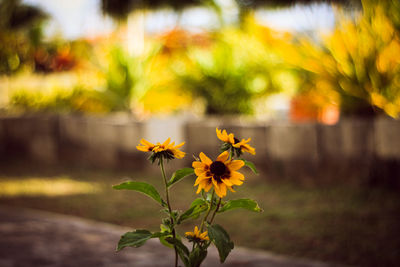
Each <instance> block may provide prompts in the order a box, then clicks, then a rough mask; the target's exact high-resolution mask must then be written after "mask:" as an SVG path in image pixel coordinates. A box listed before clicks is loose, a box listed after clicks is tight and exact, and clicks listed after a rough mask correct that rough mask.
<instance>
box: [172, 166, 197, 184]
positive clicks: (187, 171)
mask: <svg viewBox="0 0 400 267" xmlns="http://www.w3.org/2000/svg"><path fill="white" fill-rule="evenodd" d="M193 173H194V169H193V168H183V169H180V170H177V171H176V172H174V174H173V175H172V177H171V179H170V180H169V181H168V184H167V186H168V187H170V186H172V185H173V184H175V183H177V182H179V181H180V180H182V179H183V178H185V177H187V176H189V175H192V174H193Z"/></svg>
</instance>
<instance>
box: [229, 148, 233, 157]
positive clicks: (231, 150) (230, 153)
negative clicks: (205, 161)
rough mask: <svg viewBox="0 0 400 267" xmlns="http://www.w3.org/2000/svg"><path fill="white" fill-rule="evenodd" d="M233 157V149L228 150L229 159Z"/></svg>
mask: <svg viewBox="0 0 400 267" xmlns="http://www.w3.org/2000/svg"><path fill="white" fill-rule="evenodd" d="M233 155H234V152H233V147H231V149H230V150H229V159H233Z"/></svg>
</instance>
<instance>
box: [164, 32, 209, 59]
mask: <svg viewBox="0 0 400 267" xmlns="http://www.w3.org/2000/svg"><path fill="white" fill-rule="evenodd" d="M159 40H160V41H161V43H162V46H163V52H164V53H173V52H174V51H180V50H185V49H186V48H188V47H189V46H191V45H195V46H200V47H204V46H208V45H209V44H210V38H209V36H208V34H207V33H197V34H192V33H189V32H187V31H185V30H183V29H179V28H175V29H173V30H171V31H168V32H166V33H163V34H162V35H161V36H160V37H159Z"/></svg>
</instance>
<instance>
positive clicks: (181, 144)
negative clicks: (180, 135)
mask: <svg viewBox="0 0 400 267" xmlns="http://www.w3.org/2000/svg"><path fill="white" fill-rule="evenodd" d="M184 144H185V142H182V143H180V144H179V145H176V146H175V148H180V147H181V146H183V145H184Z"/></svg>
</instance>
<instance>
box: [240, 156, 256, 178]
mask: <svg viewBox="0 0 400 267" xmlns="http://www.w3.org/2000/svg"><path fill="white" fill-rule="evenodd" d="M240 160H242V161H243V162H244V165H245V166H246V167H249V168H250V169H251V170H252V171H253V172H254V173H255V174H258V171H257V169H256V166H255V165H254V163H253V162H251V161H248V160H245V159H240Z"/></svg>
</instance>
